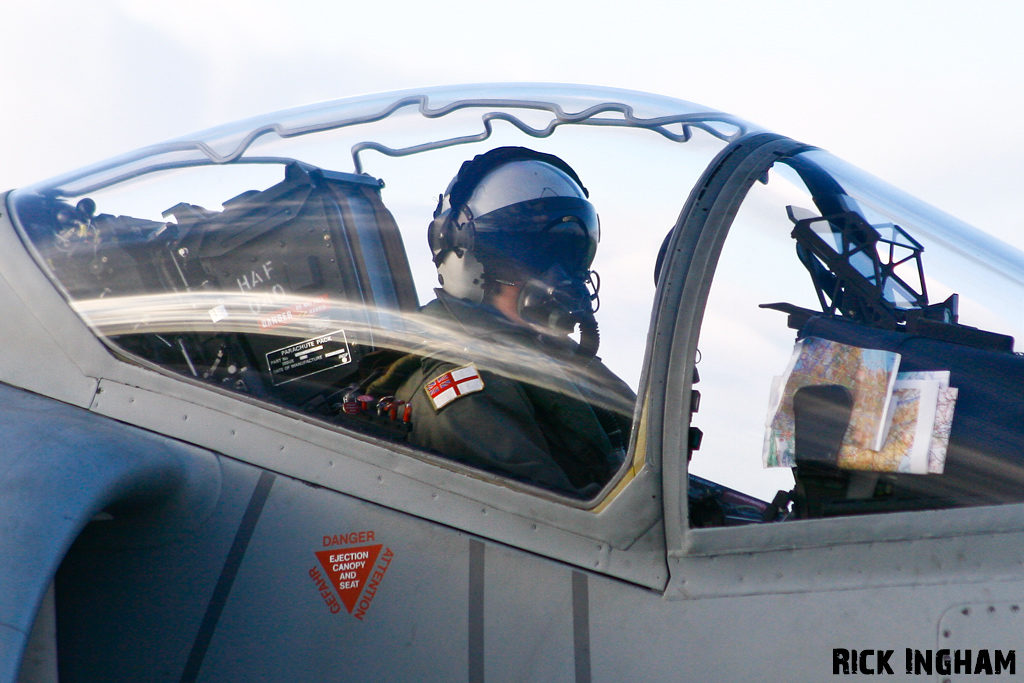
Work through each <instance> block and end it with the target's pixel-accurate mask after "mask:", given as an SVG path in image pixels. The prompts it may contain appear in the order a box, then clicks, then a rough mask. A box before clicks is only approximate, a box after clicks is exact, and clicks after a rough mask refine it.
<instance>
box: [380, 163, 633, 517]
mask: <svg viewBox="0 0 1024 683" xmlns="http://www.w3.org/2000/svg"><path fill="white" fill-rule="evenodd" d="M587 198H588V193H587V190H586V189H585V188H584V187H583V185H582V183H581V182H580V180H579V178H578V177H577V175H576V173H575V172H574V171H573V170H572V169H571V168H570V167H569V166H568V165H567V164H566V163H565V162H564V161H562V160H561V159H559V158H558V157H555V156H552V155H549V154H543V153H540V152H535V151H532V150H529V149H525V148H522V147H502V148H497V149H493V150H491V151H489V152H487V153H486V154H482V155H479V156H477V157H475V158H474V159H472V160H470V161H467V162H465V163H464V164H463V165H462V167H461V169H460V170H459V173H458V174H457V175H456V176H455V178H454V179H453V180H452V182H451V184H449V186H448V189H447V191H446V192H445V193H444V194H443V195H442V196H441V197H440V199H439V202H438V206H437V209H436V210H435V212H434V220H433V222H432V223H431V224H430V227H429V229H428V241H429V244H430V249H431V251H432V253H433V261H434V264H435V265H436V267H437V273H438V281H439V282H440V284H441V287H440V288H439V289H436V290H435V293H436V296H437V298H436V299H435V300H434V301H432V302H430V303H429V304H427V305H426V306H425V307H423V309H422V310H421V312H422V315H423V316H426V317H427V319H429V320H430V321H431V322H434V323H443V325H444V326H445V327H446V328H448V329H454V330H456V331H457V332H458V333H459V334H461V335H465V336H464V337H463V339H465V340H468V341H467V343H466V344H464V345H462V347H461V348H460V349H459V351H458V352H456V353H452V352H450V351H448V352H437V353H430V352H425V353H420V354H415V355H413V356H409V357H406V359H404V361H400V362H399V363H397V364H396V365H398V366H404V369H403V370H402V371H399V372H391V373H389V374H390V375H391V376H390V377H389V378H387V379H386V380H385V382H387V381H390V382H392V383H394V382H395V381H396V376H397V378H398V381H400V382H401V383H400V385H398V386H397V388H396V389H395V390H394V395H395V398H396V399H397V400H399V401H405V402H407V403H409V404H410V405H411V406H412V411H411V414H412V428H411V432H410V435H409V440H410V441H411V442H412V443H414V444H416V445H417V446H420V447H423V448H426V449H429V450H432V451H435V452H437V453H440V454H442V455H444V456H446V457H450V458H453V459H456V460H459V461H462V462H465V463H468V464H471V465H474V466H476V467H479V468H482V469H486V470H490V471H495V472H499V473H502V474H505V475H509V476H511V477H513V478H516V479H520V480H523V481H527V482H530V483H533V484H536V485H539V486H542V487H546V488H549V489H553V490H557V491H560V492H566V493H569V494H571V495H576V496H580V497H590V496H592V495H595V494H596V493H597V491H599V490H600V488H601V487H602V486H603V485H604V484H605V483H606V482H608V480H609V479H610V478H611V477H612V475H613V474H614V473H615V471H616V470H617V469H618V468H619V466H620V465H621V463H622V461H623V458H624V455H625V447H626V442H627V440H628V438H629V429H630V418H631V411H632V404H633V402H634V400H635V396H634V395H633V393H632V391H631V390H630V389H629V387H628V386H627V385H626V384H625V383H624V382H622V381H621V380H620V379H619V378H617V377H616V376H615V375H614V374H613V373H612V372H611V371H610V370H608V369H607V368H606V367H605V366H604V365H603V364H602V363H601V361H600V359H598V358H597V357H596V355H595V352H596V351H597V345H598V330H597V322H596V320H595V318H594V312H593V301H594V300H595V299H596V296H597V292H596V285H595V284H594V283H596V282H597V280H596V274H593V273H592V272H591V271H590V265H591V263H592V262H593V259H594V255H595V253H596V250H597V243H598V238H599V228H598V217H597V213H596V212H595V210H594V207H593V206H592V205H591V204H590V202H589V201H587ZM588 284H589V285H590V288H588ZM576 328H579V338H580V341H579V342H576V341H574V340H573V339H571V338H570V336H569V334H570V333H572V332H573V331H575V330H576ZM474 349H475V351H474ZM510 358H511V359H518V360H516V361H514V362H509V361H508V359H510ZM393 370H394V368H393ZM531 374H532V375H533V376H530V375H531ZM615 405H617V406H618V407H619V411H618V412H616V411H615V410H612V409H609V408H608V406H615Z"/></svg>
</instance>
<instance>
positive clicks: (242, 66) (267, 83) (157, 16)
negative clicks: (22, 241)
mask: <svg viewBox="0 0 1024 683" xmlns="http://www.w3.org/2000/svg"><path fill="white" fill-rule="evenodd" d="M4 18H5V21H4V29H5V30H4V37H3V40H2V41H0V76H2V78H0V82H2V83H3V84H4V86H5V93H4V95H5V96H4V97H3V102H4V106H3V108H2V110H0V123H2V127H0V160H2V161H0V187H3V188H5V189H6V188H13V187H18V186H22V185H25V184H27V183H29V182H32V181H35V180H40V179H43V178H46V177H49V176H51V175H55V174H57V173H59V172H62V171H65V170H69V169H72V168H75V167H78V166H82V165H85V164H88V163H91V162H93V161H98V160H101V159H103V158H106V157H109V156H113V155H115V154H118V153H121V152H125V151H128V150H131V149H134V148H136V147H141V146H143V145H146V144H149V143H153V142H158V141H162V140H164V139H167V138H170V137H176V136H178V135H181V134H184V133H188V132H191V131H193V130H199V129H202V128H206V127H210V126H213V125H216V124H220V123H224V122H227V121H231V120H235V119H239V118H243V117H246V116H250V115H254V114H259V113H263V112H267V111H271V110H274V109H280V108H285V107H291V106H296V105H301V104H307V103H311V102H316V101H321V100H327V99H335V98H339V97H345V96H350V95H357V94H363V93H367V92H374V91H381V90H393V89H399V88H407V87H417V86H426V85H442V84H450V83H460V82H487V81H555V82H575V83H588V84H596V85H608V86H614V87H622V88H630V89H636V90H647V91H651V92H655V93H659V94H664V95H669V96H673V97H679V98H682V99H687V100H692V101H694V102H699V103H701V104H704V105H707V106H709V107H714V108H717V109H722V110H725V111H728V112H730V113H733V114H736V115H738V116H740V117H742V118H746V119H748V120H751V121H754V122H756V123H759V124H761V125H763V126H766V127H768V128H770V129H772V130H775V131H777V132H780V133H784V134H786V135H789V136H791V137H794V138H797V139H799V140H802V141H804V142H808V143H812V144H816V145H818V146H821V147H824V148H826V149H828V150H830V151H832V152H834V153H836V154H837V155H839V156H841V157H843V158H846V159H847V160H848V161H851V162H852V163H854V164H856V165H858V166H860V167H862V168H864V169H866V170H868V171H870V172H872V173H874V174H875V175H878V176H880V177H882V178H884V179H886V180H888V181H890V182H893V183H894V184H896V185H898V186H900V187H902V188H903V189H905V190H907V191H909V192H911V193H912V194H915V195H917V196H919V197H921V198H922V199H925V200H926V201H929V202H931V203H933V204H935V205H937V206H939V207H940V208H942V209H944V210H946V211H949V212H950V213H953V214H954V215H957V216H958V217H960V218H963V219H964V220H966V221H968V222H970V223H973V224H975V225H977V226H978V227H981V228H983V229H986V230H989V231H992V232H996V233H999V234H1001V235H1002V236H1003V237H1004V239H1005V238H1009V239H1010V240H1011V241H1014V242H1015V243H1016V244H1017V245H1018V246H1024V237H1022V235H1021V233H1022V232H1024V231H1022V230H1021V229H1020V227H1019V225H1020V219H1019V218H1018V216H1019V215H1020V214H1021V213H1022V209H1021V206H1020V204H1021V202H1020V201H1019V200H1018V196H1019V195H1020V190H1019V189H1018V188H1019V186H1020V184H1021V183H1022V182H1024V167H1022V164H1021V161H1020V159H1021V157H1022V153H1024V134H1022V133H1021V132H1020V131H1019V130H1018V129H1019V128H1020V126H1019V125H1017V122H1018V113H1019V112H1020V111H1021V102H1022V99H1024V88H1022V87H1021V83H1022V78H1021V76H1022V72H1024V48H1022V47H1021V45H1022V43H1021V37H1020V32H1021V30H1022V28H1024V3H1021V2H1018V1H1016V0H1003V1H998V0H975V1H974V2H971V3H969V4H968V3H965V2H945V1H942V0H921V1H918V0H858V1H857V2H856V3H851V2H842V3H840V2H831V1H830V0H807V1H803V0H782V1H778V2H767V1H766V0H732V1H731V2H728V3H715V2H689V1H687V0H672V1H671V2H669V1H664V0H663V1H662V2H649V1H647V0H632V1H631V2H619V3H613V2H604V1H603V0H590V1H588V2H558V1H557V0H525V1H520V2H518V3H500V4H498V3H493V4H485V3H480V2H475V1H471V0H464V1H463V0H459V1H450V0H449V1H445V0H441V1H437V2H424V1H422V0H418V1H416V2H406V1H404V0H402V1H391V2H389V1H388V0H375V1H374V2H355V1H353V0H290V1H289V2H279V1H276V0H245V1H244V2H242V1H241V0H229V1H225V2H221V1H219V0H174V2H159V1H157V0H89V1H81V2H71V1H61V0H32V1H31V2H29V1H25V0H20V1H18V2H15V3H8V6H7V8H6V11H5V15H4Z"/></svg>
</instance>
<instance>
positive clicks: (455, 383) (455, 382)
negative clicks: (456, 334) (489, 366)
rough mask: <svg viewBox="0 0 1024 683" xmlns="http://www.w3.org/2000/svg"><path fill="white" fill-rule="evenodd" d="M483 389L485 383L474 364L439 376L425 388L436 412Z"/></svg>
mask: <svg viewBox="0 0 1024 683" xmlns="http://www.w3.org/2000/svg"><path fill="white" fill-rule="evenodd" d="M483 388H484V381H483V380H482V379H480V372H479V371H478V370H477V369H476V366H475V365H473V364H472V363H470V364H469V365H463V366H462V367H461V368H455V369H454V370H452V371H451V372H446V373H444V374H443V375H439V376H437V377H435V378H434V379H433V380H431V381H430V382H428V383H427V386H426V387H424V389H426V391H427V396H429V397H430V402H431V403H432V404H433V406H434V410H441V408H444V407H445V406H446V405H448V404H449V403H451V402H452V401H454V400H455V399H457V398H460V397H462V396H465V395H467V394H474V393H476V392H478V391H482V390H483Z"/></svg>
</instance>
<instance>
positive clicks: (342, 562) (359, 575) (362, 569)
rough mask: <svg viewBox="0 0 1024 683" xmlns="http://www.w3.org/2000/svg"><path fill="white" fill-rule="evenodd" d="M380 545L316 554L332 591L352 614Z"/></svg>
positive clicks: (378, 552) (324, 551) (323, 551)
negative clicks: (335, 592)
mask: <svg viewBox="0 0 1024 683" xmlns="http://www.w3.org/2000/svg"><path fill="white" fill-rule="evenodd" d="M381 547H383V546H380V545H367V546H363V547H361V548H339V549H337V550H321V551H319V552H318V553H316V558H317V559H318V560H320V566H322V567H323V568H324V571H325V572H327V577H328V578H329V579H330V582H331V585H332V586H334V590H336V591H338V597H339V598H340V599H341V604H343V605H345V609H347V610H348V613H349V614H352V608H353V607H355V605H356V601H357V600H358V599H359V594H360V593H362V592H363V586H364V585H366V577H367V576H369V575H370V570H371V569H373V563H374V562H376V561H377V556H378V555H380V549H381Z"/></svg>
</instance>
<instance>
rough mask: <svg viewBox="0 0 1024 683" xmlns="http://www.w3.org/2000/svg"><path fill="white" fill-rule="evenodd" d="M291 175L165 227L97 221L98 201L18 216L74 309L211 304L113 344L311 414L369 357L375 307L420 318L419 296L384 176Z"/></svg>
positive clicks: (175, 217)
mask: <svg viewBox="0 0 1024 683" xmlns="http://www.w3.org/2000/svg"><path fill="white" fill-rule="evenodd" d="M284 170H285V173H284V176H285V177H284V179H283V180H282V181H281V182H279V183H277V184H275V185H273V186H271V187H269V188H267V189H265V190H251V191H248V192H244V193H242V194H240V195H238V196H237V197H234V198H232V199H228V200H227V201H224V202H223V210H222V211H210V210H207V209H205V208H203V207H200V206H196V205H193V204H189V203H186V202H182V203H179V204H176V205H174V206H172V207H170V208H169V209H167V210H166V211H165V212H164V217H165V218H168V219H170V220H168V221H167V222H163V223H161V222H157V221H150V220H143V219H138V218H133V217H129V216H112V215H109V214H103V213H100V214H98V215H96V214H95V211H96V209H97V208H99V209H100V210H101V211H102V209H103V207H102V206H100V207H97V206H96V204H95V203H94V202H93V201H92V200H91V199H83V200H80V201H79V202H78V204H77V206H71V205H70V204H68V203H66V202H64V201H62V200H61V199H59V198H47V197H43V196H39V195H36V196H33V197H28V198H24V197H23V198H22V199H21V201H20V202H19V205H18V207H17V210H18V214H19V217H20V218H21V220H22V224H23V225H24V226H25V229H26V231H27V232H29V234H30V235H31V236H32V239H33V242H34V243H35V244H36V245H37V246H39V247H41V251H42V252H43V256H44V259H45V261H46V264H47V266H48V267H49V268H50V269H51V271H52V273H53V275H54V277H55V279H56V280H57V281H58V282H60V283H61V285H62V286H63V287H64V289H65V293H66V295H67V296H68V298H69V299H71V301H72V303H73V304H77V305H79V307H80V308H81V307H82V305H83V302H85V301H86V300H89V299H93V300H95V299H99V298H102V297H109V296H116V297H152V298H153V301H157V300H159V301H161V302H162V304H163V305H166V304H167V301H168V299H167V298H166V297H167V296H171V297H172V298H173V297H174V295H178V296H177V298H176V301H177V305H178V307H179V308H180V307H181V306H182V305H185V306H187V305H189V304H191V305H192V306H193V307H200V308H202V307H203V306H206V307H207V308H206V310H205V311H204V312H203V315H202V316H196V317H194V318H193V319H190V320H185V319H184V317H181V316H180V315H179V316H178V320H177V321H176V322H175V323H173V324H171V326H170V327H169V326H168V323H167V322H166V321H164V322H162V323H159V324H153V323H152V322H150V321H147V320H146V319H139V320H136V321H135V324H134V325H133V326H132V327H131V330H130V331H127V330H120V331H119V333H117V334H111V335H109V336H110V339H111V340H112V341H113V342H114V343H115V344H116V345H117V346H119V347H121V348H122V349H125V350H127V351H129V352H131V353H133V354H135V355H137V356H139V357H141V358H142V359H144V360H147V361H150V362H152V363H155V364H156V365H159V366H161V367H165V368H168V369H171V370H173V371H175V372H179V373H181V374H184V375H189V376H193V377H196V378H199V379H203V380H207V381H213V382H217V383H224V384H230V388H232V389H233V390H241V391H243V392H247V393H252V394H256V395H259V396H261V397H263V398H269V399H273V400H277V401H281V402H283V403H286V404H289V405H293V406H304V405H306V404H309V403H311V402H317V401H320V400H321V399H323V398H326V394H328V393H330V392H336V391H337V390H338V389H339V387H340V386H343V385H344V384H346V383H349V382H350V381H351V378H353V377H354V376H355V375H356V374H357V372H358V370H359V366H360V360H361V359H362V358H363V357H364V356H365V355H366V354H368V353H370V352H372V351H373V350H374V348H375V347H374V335H373V330H374V328H375V327H376V326H377V325H378V320H377V318H378V315H379V312H380V311H388V310H390V311H401V312H410V311H415V310H416V309H417V307H418V301H417V297H416V293H415V289H414V286H413V281H412V274H411V272H410V269H409V263H408V260H407V257H406V254H405V248H404V245H403V243H402V239H401V235H400V233H399V231H398V227H397V225H396V224H395V221H394V218H393V217H392V215H391V213H390V211H388V209H387V208H386V207H385V206H384V204H383V202H382V200H381V196H380V189H381V185H382V184H381V182H380V181H379V180H377V179H376V178H372V177H370V176H367V175H357V174H349V173H338V172H332V171H325V170H322V169H318V168H313V167H310V166H306V165H303V164H300V163H298V162H291V163H289V164H287V166H285V167H284ZM161 295H162V296H161ZM204 295H205V296H206V298H202V297H203V296H204ZM218 295H220V297H221V299H218V298H217V297H218ZM197 297H198V298H197ZM220 300H222V301H223V303H222V304H220V305H218V304H217V302H218V301H220ZM150 310H152V307H150ZM148 316H149V314H147V317H148ZM150 320H151V319H150Z"/></svg>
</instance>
